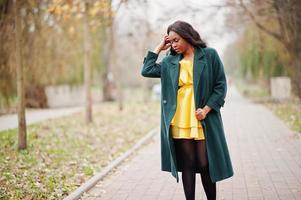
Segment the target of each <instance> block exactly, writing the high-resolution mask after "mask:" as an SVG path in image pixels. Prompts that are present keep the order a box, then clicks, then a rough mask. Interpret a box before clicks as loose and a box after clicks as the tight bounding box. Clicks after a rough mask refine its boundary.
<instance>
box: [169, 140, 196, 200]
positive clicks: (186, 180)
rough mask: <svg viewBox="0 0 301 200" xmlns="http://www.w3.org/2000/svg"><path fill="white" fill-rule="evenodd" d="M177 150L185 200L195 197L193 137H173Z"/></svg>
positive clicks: (192, 199)
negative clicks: (181, 167)
mask: <svg viewBox="0 0 301 200" xmlns="http://www.w3.org/2000/svg"><path fill="white" fill-rule="evenodd" d="M174 141H175V145H176V148H177V152H178V153H179V154H181V155H179V157H180V158H181V160H178V162H181V165H182V166H183V172H182V181H183V188H184V193H185V197H186V200H194V199H195V172H196V171H195V170H196V165H195V161H196V160H195V159H196V158H195V141H194V140H193V139H175V140H174Z"/></svg>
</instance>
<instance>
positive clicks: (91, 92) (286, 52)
mask: <svg viewBox="0 0 301 200" xmlns="http://www.w3.org/2000/svg"><path fill="white" fill-rule="evenodd" d="M300 11H301V3H300V1H297V0H293V1H289V0H282V1H279V0H265V1H259V0H248V1H247V0H224V1H222V0H214V1H193V0H191V1H180V0H179V1H171V0H167V1H158V0H154V1H147V0H121V1H118V0H116V1H114V0H85V1H84V0H82V1H80V0H65V1H64V0H23V1H20V0H14V1H13V0H1V1H0V114H1V116H0V117H1V118H2V119H8V120H2V121H0V123H1V124H0V125H1V126H0V127H1V130H0V131H1V133H0V198H1V199H11V198H14V199H61V198H63V197H66V196H67V195H68V194H70V192H72V191H73V190H75V189H76V188H77V187H79V186H80V185H81V184H83V183H84V182H85V181H87V180H88V179H89V178H90V177H91V176H93V175H94V174H95V173H97V172H99V171H101V170H102V169H103V168H104V167H105V166H107V165H108V164H109V163H110V162H111V161H112V160H114V159H115V158H116V157H118V156H119V155H121V154H122V153H124V152H125V151H126V150H127V149H129V148H130V147H131V146H133V145H134V144H135V143H136V142H137V140H139V139H140V138H142V137H143V136H144V135H145V134H146V132H148V131H149V130H151V129H152V128H155V127H157V126H158V125H159V120H160V119H159V112H160V102H159V101H158V100H159V99H158V95H157V94H156V90H155V89H154V88H156V87H155V86H156V85H157V84H159V83H160V82H159V80H158V79H145V78H143V77H141V75H140V71H141V66H142V62H143V58H144V56H145V55H146V53H147V51H148V50H153V49H154V48H155V46H156V45H157V44H158V43H159V41H160V40H161V38H162V36H163V35H164V34H165V33H166V28H167V26H168V25H169V24H171V23H172V22H174V21H175V20H183V21H187V22H189V23H191V24H192V25H193V27H195V29H196V30H197V31H199V33H200V35H201V37H202V38H203V39H204V40H205V41H206V42H207V44H208V46H209V47H213V48H215V49H216V50H217V51H218V53H219V55H220V56H221V58H222V61H223V63H224V66H225V70H226V73H227V80H228V84H229V85H234V86H235V87H237V89H238V90H239V91H240V93H242V94H243V95H244V96H245V97H247V98H249V99H250V100H252V101H253V102H256V103H259V104H263V105H265V106H266V107H268V108H269V109H271V111H272V112H274V113H275V115H277V116H278V117H279V118H281V119H282V120H283V121H285V122H286V123H287V125H288V126H289V127H290V128H291V129H292V130H293V131H296V132H298V133H300V132H301V106H300V97H301V82H300V78H301V43H300V39H301V34H300V29H301V12H300ZM162 56H164V53H162V55H161V57H160V58H159V59H161V58H162ZM49 112H51V113H52V114H53V116H54V117H51V119H50V117H48V116H49V115H50V114H49ZM25 113H26V114H25ZM56 113H60V114H56ZM62 113H63V114H62ZM33 115H34V117H33V118H35V119H32V117H31V116H33ZM63 115H64V116H63ZM17 116H18V117H17ZM9 119H11V120H9ZM39 119H43V120H39ZM31 121H32V122H31ZM26 122H27V123H26Z"/></svg>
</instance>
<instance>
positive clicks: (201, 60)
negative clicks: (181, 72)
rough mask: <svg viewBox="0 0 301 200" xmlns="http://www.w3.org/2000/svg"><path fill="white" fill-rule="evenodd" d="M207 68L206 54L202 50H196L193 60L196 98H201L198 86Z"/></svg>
mask: <svg viewBox="0 0 301 200" xmlns="http://www.w3.org/2000/svg"><path fill="white" fill-rule="evenodd" d="M205 67H206V60H205V52H204V50H203V49H202V48H195V52H194V59H193V86H194V88H193V89H194V91H195V94H196V95H195V98H196V97H197V96H199V94H198V92H199V91H198V90H197V89H198V86H199V82H200V79H201V74H202V72H203V70H204V68H205Z"/></svg>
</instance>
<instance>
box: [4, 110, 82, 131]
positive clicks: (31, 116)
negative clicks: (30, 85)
mask: <svg viewBox="0 0 301 200" xmlns="http://www.w3.org/2000/svg"><path fill="white" fill-rule="evenodd" d="M82 110H83V108H82V107H70V108H52V109H27V110H26V124H27V125H29V124H33V123H36V122H40V121H44V120H47V119H52V118H57V117H61V116H65V115H69V114H72V113H75V112H79V111H82ZM17 127H18V115H17V114H9V115H3V116H0V131H3V130H7V129H11V128H17Z"/></svg>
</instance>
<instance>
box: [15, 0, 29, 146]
mask: <svg viewBox="0 0 301 200" xmlns="http://www.w3.org/2000/svg"><path fill="white" fill-rule="evenodd" d="M19 4H20V1H18V0H14V18H15V45H16V65H17V66H16V68H17V70H16V72H17V95H18V149H19V150H21V149H26V146H27V142H26V120H25V102H24V101H25V98H24V76H23V75H24V74H23V66H22V53H21V52H22V51H21V21H20V20H21V18H20V6H19Z"/></svg>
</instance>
